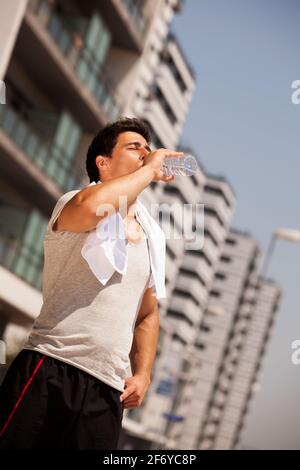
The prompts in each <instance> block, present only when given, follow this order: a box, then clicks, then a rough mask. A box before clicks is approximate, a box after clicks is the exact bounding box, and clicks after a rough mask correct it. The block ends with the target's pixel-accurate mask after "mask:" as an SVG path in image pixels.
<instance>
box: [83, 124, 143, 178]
mask: <svg viewBox="0 0 300 470" xmlns="http://www.w3.org/2000/svg"><path fill="white" fill-rule="evenodd" d="M122 132H137V133H138V134H141V135H142V136H143V137H144V139H145V140H146V141H147V143H149V142H151V133H150V128H149V126H148V124H147V122H146V121H144V120H143V119H137V118H126V117H125V118H120V119H118V120H117V121H115V122H113V123H110V124H107V125H106V126H105V127H103V128H102V129H101V130H100V131H99V132H98V134H97V135H96V136H95V137H94V138H93V140H92V142H91V144H90V146H89V148H88V151H87V156H86V162H85V166H86V171H87V173H88V175H89V178H90V183H92V182H93V181H95V182H96V183H97V181H99V169H98V167H97V165H96V162H95V161H96V157H97V156H98V155H105V156H107V157H111V154H112V151H113V148H114V146H115V145H116V143H117V140H118V136H119V134H121V133H122Z"/></svg>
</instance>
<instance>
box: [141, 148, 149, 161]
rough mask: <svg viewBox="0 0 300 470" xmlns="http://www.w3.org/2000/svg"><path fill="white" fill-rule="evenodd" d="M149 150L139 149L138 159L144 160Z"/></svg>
mask: <svg viewBox="0 0 300 470" xmlns="http://www.w3.org/2000/svg"><path fill="white" fill-rule="evenodd" d="M149 153H150V152H149V150H147V149H141V152H140V160H144V158H145V157H146V156H147V155H148V154H149Z"/></svg>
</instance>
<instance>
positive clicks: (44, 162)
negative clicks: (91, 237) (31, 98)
mask: <svg viewBox="0 0 300 470" xmlns="http://www.w3.org/2000/svg"><path fill="white" fill-rule="evenodd" d="M0 128H1V131H0V146H1V145H2V147H3V149H4V147H6V146H5V144H4V138H2V139H1V132H3V134H4V136H5V135H6V137H9V140H10V143H11V144H12V145H11V153H10V154H9V152H8V151H7V150H4V155H3V158H1V163H0V168H1V170H2V171H3V173H4V174H5V173H7V172H8V174H9V175H12V172H14V174H13V175H12V176H13V177H14V178H15V179H16V178H18V174H17V173H18V172H21V173H22V174H23V178H24V172H26V171H28V165H26V160H25V159H29V160H31V161H32V162H33V163H34V164H35V166H36V167H37V168H38V169H40V170H41V171H42V172H43V173H44V175H45V177H47V178H50V179H51V180H52V181H53V182H54V183H55V186H57V187H58V188H60V189H61V190H62V191H64V192H66V191H69V190H72V189H74V188H76V187H78V185H79V184H80V181H81V179H82V176H81V177H80V174H79V173H78V171H77V170H76V169H75V168H74V165H73V159H74V156H75V154H76V150H77V147H78V143H79V139H80V136H81V129H80V128H79V126H78V125H77V124H76V123H75V122H74V120H73V119H72V117H71V116H70V115H69V114H68V113H66V112H64V113H62V114H61V115H56V114H54V113H49V112H44V111H43V110H39V109H31V110H30V111H28V112H27V111H25V112H24V110H22V111H21V110H20V109H17V108H16V107H14V106H13V105H12V104H9V103H7V104H6V105H5V106H0ZM14 146H16V147H17V148H19V149H20V150H21V151H22V152H21V153H22V155H24V160H25V162H23V163H24V165H23V170H22V168H21V167H20V161H17V160H18V158H17V157H16V152H14V150H13V147H14ZM8 168H9V169H10V170H9V169H8ZM21 177H22V175H21V174H20V175H19V178H21ZM41 179H42V178H40V177H38V175H36V180H37V183H38V184H39V185H41V184H42V181H41ZM15 182H16V181H15ZM46 184H47V183H45V185H46Z"/></svg>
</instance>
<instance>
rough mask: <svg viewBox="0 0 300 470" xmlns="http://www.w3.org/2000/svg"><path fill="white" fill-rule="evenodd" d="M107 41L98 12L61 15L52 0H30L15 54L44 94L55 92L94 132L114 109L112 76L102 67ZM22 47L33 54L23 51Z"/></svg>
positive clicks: (114, 115)
mask: <svg viewBox="0 0 300 470" xmlns="http://www.w3.org/2000/svg"><path fill="white" fill-rule="evenodd" d="M110 45H111V34H110V31H109V30H108V29H107V28H106V26H105V24H104V23H103V20H102V18H101V17H100V16H99V15H98V14H93V16H91V17H84V16H76V17H75V16H72V15H67V14H66V15H63V14H61V13H58V12H57V11H56V10H55V7H54V4H53V3H50V2H47V1H46V0H31V1H30V2H29V5H28V9H27V11H26V14H25V18H24V22H23V25H22V28H21V31H20V34H19V36H18V39H17V42H16V47H15V54H16V57H17V58H18V59H19V61H20V62H21V63H22V64H23V66H24V67H25V68H26V69H27V71H28V72H29V73H30V75H31V76H33V77H34V78H35V79H36V81H38V82H39V83H40V85H41V87H44V88H46V89H47V93H48V95H49V96H51V97H52V98H53V99H54V100H56V101H57V98H58V97H59V103H60V104H61V105H62V107H66V108H68V109H71V110H72V112H73V113H75V115H76V116H78V120H79V121H80V122H81V124H82V125H83V126H84V127H85V128H87V129H89V130H90V131H91V132H94V131H96V130H98V128H99V124H102V125H104V124H105V123H106V122H107V121H108V120H115V119H116V118H117V116H118V115H119V113H120V106H121V104H120V102H118V99H117V94H116V91H115V86H114V81H113V77H109V76H108V75H107V71H106V70H105V67H104V63H105V60H106V57H107V53H108V50H109V47H110ZM24 49H27V50H31V51H33V53H32V54H27V55H24ZM37 64H38V65H39V66H37Z"/></svg>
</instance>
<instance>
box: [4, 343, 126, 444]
mask: <svg viewBox="0 0 300 470" xmlns="http://www.w3.org/2000/svg"><path fill="white" fill-rule="evenodd" d="M120 395H121V392H120V391H119V390H117V389H115V388H113V387H111V386H110V385H107V384H105V383H104V382H101V381H100V380H99V379H97V378H95V377H93V376H91V375H90V374H88V373H86V372H84V371H82V370H81V369H78V368H77V367H74V366H72V365H70V364H67V363H65V362H63V361H60V360H58V359H54V358H52V357H50V356H47V355H44V354H41V353H39V352H37V351H30V350H26V349H22V350H21V352H20V353H19V354H18V355H17V356H16V358H15V359H14V361H13V362H12V364H11V366H10V367H9V369H8V371H7V374H6V376H5V378H4V381H3V383H2V385H1V387H0V449H94V450H98V449H99V450H110V449H117V447H118V440H119V434H120V430H121V425H122V419H123V411H124V407H123V403H122V404H121V403H120Z"/></svg>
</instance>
